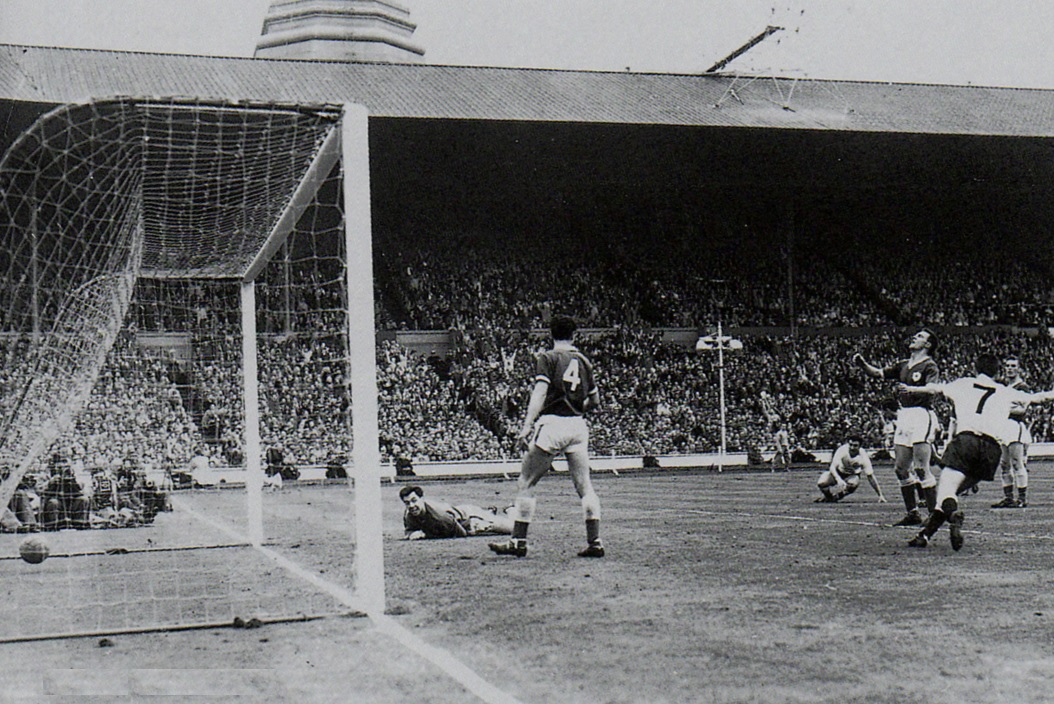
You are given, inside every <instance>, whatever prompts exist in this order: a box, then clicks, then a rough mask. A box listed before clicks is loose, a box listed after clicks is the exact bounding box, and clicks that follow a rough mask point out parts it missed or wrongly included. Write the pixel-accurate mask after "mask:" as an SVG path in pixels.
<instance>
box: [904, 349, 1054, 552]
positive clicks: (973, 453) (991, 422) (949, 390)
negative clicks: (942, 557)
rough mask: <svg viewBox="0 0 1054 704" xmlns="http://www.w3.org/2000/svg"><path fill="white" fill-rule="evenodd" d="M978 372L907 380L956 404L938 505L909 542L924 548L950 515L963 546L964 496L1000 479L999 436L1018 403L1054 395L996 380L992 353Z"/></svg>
mask: <svg viewBox="0 0 1054 704" xmlns="http://www.w3.org/2000/svg"><path fill="white" fill-rule="evenodd" d="M976 369H977V374H976V375H975V376H970V377H963V378H961V379H956V380H955V381H951V382H948V383H946V384H926V385H925V386H907V385H902V386H901V387H900V390H901V391H902V392H905V393H922V394H941V395H943V396H945V397H946V398H948V399H950V400H951V402H952V405H953V406H954V407H955V418H954V419H953V421H952V439H951V442H949V443H948V447H947V448H945V450H944V455H943V456H942V457H941V465H942V466H943V467H944V469H943V470H942V471H941V478H940V482H939V483H938V485H937V508H936V509H935V510H934V511H933V513H931V514H930V517H929V519H928V520H927V521H926V525H925V526H923V528H922V530H921V531H919V533H918V535H916V536H915V537H914V538H912V539H911V541H910V542H909V543H908V545H910V546H911V547H914V548H924V547H926V546H927V545H928V544H929V541H930V538H932V537H933V535H934V533H936V532H937V530H938V529H939V528H940V527H941V525H942V524H943V523H944V522H945V521H946V520H947V521H948V529H949V531H950V533H951V544H952V549H953V550H959V549H960V548H962V546H963V537H962V526H963V518H964V516H963V512H962V509H961V508H960V507H959V499H958V496H959V495H960V494H963V493H965V492H966V491H968V490H969V489H970V488H972V487H973V486H975V485H976V484H977V483H978V482H981V481H986V482H990V481H992V479H994V478H995V471H996V469H997V468H998V467H999V459H1000V456H1001V454H1002V452H1001V449H1000V444H999V438H1000V437H1001V436H1002V434H1003V430H1004V428H1005V427H1006V423H1007V419H1008V418H1009V417H1010V411H1011V409H1013V408H1014V405H1015V403H1018V402H1025V403H1042V402H1044V401H1050V400H1054V391H1045V392H1042V393H1034V394H1030V393H1027V392H1025V391H1021V390H1019V389H1012V388H1010V387H1008V386H1004V385H1003V384H1000V383H999V382H997V381H995V378H994V377H995V375H996V374H998V373H999V360H998V359H997V358H996V357H995V356H994V355H991V354H982V355H980V356H978V357H977V365H976Z"/></svg>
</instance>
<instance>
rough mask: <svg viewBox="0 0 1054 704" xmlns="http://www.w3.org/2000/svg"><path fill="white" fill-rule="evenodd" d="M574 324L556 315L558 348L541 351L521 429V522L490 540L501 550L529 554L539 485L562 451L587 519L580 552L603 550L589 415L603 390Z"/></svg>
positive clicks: (601, 553) (553, 329)
mask: <svg viewBox="0 0 1054 704" xmlns="http://www.w3.org/2000/svg"><path fill="white" fill-rule="evenodd" d="M575 329H576V326H575V321H574V320H572V319H571V318H568V317H566V316H554V317H553V319H552V323H551V325H550V328H549V330H550V332H551V333H552V337H553V348H552V349H551V350H549V351H547V352H542V353H540V354H539V355H538V356H537V359H536V363H537V366H536V373H535V376H534V390H533V391H532V392H531V400H530V401H529V402H528V404H527V416H526V418H524V421H523V428H522V429H521V430H520V434H519V444H520V447H521V448H522V449H523V450H524V451H525V454H524V456H523V463H522V465H521V467H520V477H519V480H518V481H517V490H518V493H517V496H516V514H517V517H516V522H515V523H514V524H513V528H512V537H511V538H510V539H509V540H507V541H505V542H501V543H490V549H491V550H493V551H494V552H496V553H498V554H499V555H515V556H516V557H524V556H525V555H526V554H527V529H528V528H529V527H530V523H531V518H532V517H533V516H534V510H535V506H536V504H537V499H536V498H535V491H534V488H535V485H537V484H538V481H539V480H540V479H541V478H542V477H544V476H545V474H546V473H547V472H548V471H549V469H550V468H551V467H552V464H553V458H554V457H556V456H557V455H560V454H563V455H564V456H565V457H566V458H567V466H568V469H569V470H570V474H571V480H572V481H573V482H574V485H575V489H576V490H577V491H578V496H579V497H580V498H581V500H582V513H583V514H584V516H585V521H586V541H587V545H586V547H585V549H584V550H582V551H581V552H579V553H578V556H579V557H603V556H604V546H603V544H602V543H601V542H600V499H599V498H598V497H597V494H596V491H594V490H593V482H592V480H591V479H590V476H589V427H588V426H587V425H586V421H585V418H584V416H585V414H586V412H587V411H590V410H592V409H594V408H596V407H597V406H599V405H600V396H599V392H598V391H597V386H596V382H595V381H594V380H593V365H592V363H591V362H590V361H589V359H588V358H587V357H586V356H585V355H584V354H582V353H581V352H579V351H578V349H577V348H576V347H575V346H574V335H575Z"/></svg>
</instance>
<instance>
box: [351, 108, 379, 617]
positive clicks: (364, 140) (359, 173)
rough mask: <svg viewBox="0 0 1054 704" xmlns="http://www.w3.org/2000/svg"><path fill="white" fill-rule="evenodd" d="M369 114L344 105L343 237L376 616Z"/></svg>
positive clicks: (359, 464)
mask: <svg viewBox="0 0 1054 704" xmlns="http://www.w3.org/2000/svg"><path fill="white" fill-rule="evenodd" d="M369 146H370V145H369V113H368V112H367V110H366V108H365V107H364V106H362V105H353V104H347V105H345V106H344V117H343V120H342V122H341V158H342V159H343V164H344V194H343V195H344V228H345V230H344V237H345V245H346V246H345V252H346V253H347V254H346V257H347V262H348V263H347V284H348V352H349V358H350V364H351V398H352V424H353V443H354V446H353V451H352V459H353V463H354V467H353V473H352V476H353V478H354V482H355V506H354V512H355V536H356V556H355V564H356V567H357V569H356V572H357V574H356V582H355V591H356V595H357V596H358V598H359V599H360V600H361V601H362V605H363V608H364V609H365V611H366V612H367V613H369V614H371V615H381V614H383V612H384V602H385V597H384V545H383V541H382V533H381V517H382V511H381V457H380V449H379V444H378V436H379V429H378V420H377V368H376V364H377V349H376V332H375V331H374V319H373V225H372V220H371V213H370V148H369Z"/></svg>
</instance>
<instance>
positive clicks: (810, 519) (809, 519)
mask: <svg viewBox="0 0 1054 704" xmlns="http://www.w3.org/2000/svg"><path fill="white" fill-rule="evenodd" d="M685 512H686V513H698V514H705V515H708V516H745V517H747V518H781V519H783V520H787V521H801V522H803V523H835V524H840V525H846V526H867V527H869V528H898V527H900V526H894V525H890V524H889V523H875V522H874V521H849V520H845V519H841V518H816V517H814V516H791V515H787V514H782V513H750V512H748V511H707V510H706V509H698V508H690V509H686V511H685ZM911 527H912V528H916V529H917V528H918V526H911ZM963 532H964V533H971V534H973V535H992V536H1001V537H1004V538H1019V539H1025V540H1054V535H1049V534H1046V533H1026V534H1024V535H1022V534H1020V533H997V532H995V531H985V530H976V529H968V528H967V529H964V530H963Z"/></svg>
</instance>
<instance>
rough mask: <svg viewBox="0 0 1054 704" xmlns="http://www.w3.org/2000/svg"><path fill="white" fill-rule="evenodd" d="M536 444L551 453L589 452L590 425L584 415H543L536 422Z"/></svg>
mask: <svg viewBox="0 0 1054 704" xmlns="http://www.w3.org/2000/svg"><path fill="white" fill-rule="evenodd" d="M534 444H535V445H537V446H538V447H540V448H541V449H543V450H545V451H546V452H548V453H549V454H550V455H559V454H561V453H564V452H576V451H580V452H587V453H588V452H589V426H588V425H586V419H585V418H583V417H582V416H542V417H541V418H539V419H538V420H537V421H535V423H534Z"/></svg>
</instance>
